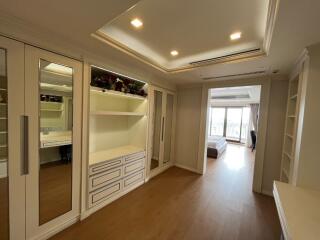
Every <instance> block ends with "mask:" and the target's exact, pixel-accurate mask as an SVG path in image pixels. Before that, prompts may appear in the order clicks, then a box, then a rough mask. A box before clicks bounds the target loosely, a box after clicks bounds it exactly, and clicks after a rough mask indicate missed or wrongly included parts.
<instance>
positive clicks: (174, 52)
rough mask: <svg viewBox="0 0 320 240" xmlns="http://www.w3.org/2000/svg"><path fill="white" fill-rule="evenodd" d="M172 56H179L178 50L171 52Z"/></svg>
mask: <svg viewBox="0 0 320 240" xmlns="http://www.w3.org/2000/svg"><path fill="white" fill-rule="evenodd" d="M170 54H171V55H172V56H177V55H178V54H179V52H178V51H177V50H172V51H171V52H170Z"/></svg>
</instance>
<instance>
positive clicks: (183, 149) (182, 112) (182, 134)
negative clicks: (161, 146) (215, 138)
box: [175, 85, 202, 171]
mask: <svg viewBox="0 0 320 240" xmlns="http://www.w3.org/2000/svg"><path fill="white" fill-rule="evenodd" d="M201 98H202V87H201V85H198V86H196V87H193V88H187V89H179V90H178V106H177V124H176V144H175V146H176V154H175V156H176V157H175V160H176V164H177V165H181V166H183V167H186V168H190V169H194V170H195V171H197V158H198V149H199V148H198V147H199V133H200V111H201Z"/></svg>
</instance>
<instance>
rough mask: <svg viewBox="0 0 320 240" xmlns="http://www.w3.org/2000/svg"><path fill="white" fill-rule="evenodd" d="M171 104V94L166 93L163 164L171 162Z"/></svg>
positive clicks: (172, 100) (172, 99)
mask: <svg viewBox="0 0 320 240" xmlns="http://www.w3.org/2000/svg"><path fill="white" fill-rule="evenodd" d="M173 104H174V97H173V95H172V94H169V93H168V94H167V105H166V122H165V137H164V157H163V162H164V163H167V162H169V161H170V160H171V137H172V123H173Z"/></svg>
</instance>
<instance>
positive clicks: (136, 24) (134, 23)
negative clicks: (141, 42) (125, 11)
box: [131, 18, 143, 28]
mask: <svg viewBox="0 0 320 240" xmlns="http://www.w3.org/2000/svg"><path fill="white" fill-rule="evenodd" d="M131 25H132V26H134V27H135V28H140V27H142V25H143V22H142V21H141V20H140V19H139V18H135V19H133V20H132V21H131Z"/></svg>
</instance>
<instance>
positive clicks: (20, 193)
mask: <svg viewBox="0 0 320 240" xmlns="http://www.w3.org/2000/svg"><path fill="white" fill-rule="evenodd" d="M0 47H1V48H3V49H5V50H6V70H7V96H8V105H7V106H8V119H7V124H8V133H7V136H8V137H7V139H8V144H7V145H8V168H7V169H8V170H7V171H8V176H9V177H8V179H9V234H10V239H25V231H26V227H25V175H24V173H23V172H22V165H23V164H22V162H23V159H22V156H23V154H22V145H23V144H22V142H21V138H22V133H21V117H22V116H23V115H25V104H24V101H25V98H24V88H25V84H24V44H23V43H21V42H18V41H15V40H12V39H9V38H6V37H2V36H0ZM9 119H10V121H9Z"/></svg>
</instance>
